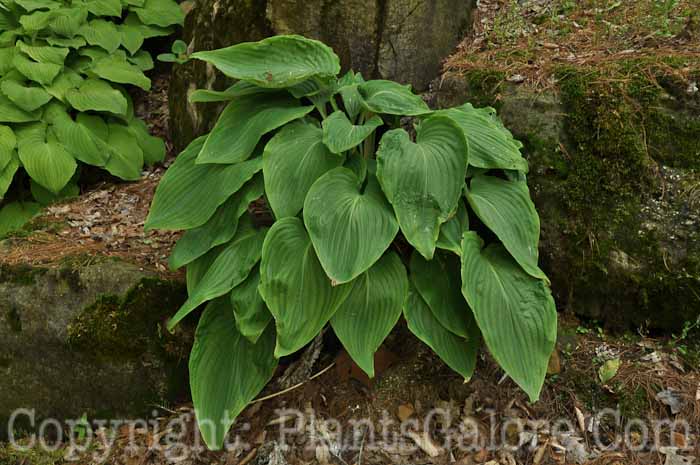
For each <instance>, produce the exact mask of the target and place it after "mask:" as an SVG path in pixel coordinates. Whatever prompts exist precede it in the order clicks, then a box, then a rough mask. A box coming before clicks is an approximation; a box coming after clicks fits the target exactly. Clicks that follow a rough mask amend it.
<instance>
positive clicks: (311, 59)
mask: <svg viewBox="0 0 700 465" xmlns="http://www.w3.org/2000/svg"><path fill="white" fill-rule="evenodd" d="M192 57H193V58H197V59H199V60H203V61H206V62H209V63H211V64H213V65H214V66H215V67H216V68H218V69H219V71H221V72H222V73H224V74H225V75H227V76H229V77H232V78H235V79H241V80H243V81H250V82H252V83H254V84H256V85H258V86H260V87H271V88H277V89H279V88H284V87H291V86H293V85H295V84H299V83H301V82H304V81H306V80H307V79H311V78H321V79H322V78H328V77H331V76H335V75H336V74H338V73H339V72H340V60H339V58H338V56H337V55H336V54H335V53H334V52H333V50H332V49H331V48H330V47H328V46H326V45H325V44H323V43H322V42H318V41H316V40H311V39H306V38H304V37H301V36H276V37H269V38H267V39H263V40H261V41H259V42H246V43H242V44H238V45H234V46H232V47H228V48H222V49H219V50H214V51H210V52H197V53H193V54H192Z"/></svg>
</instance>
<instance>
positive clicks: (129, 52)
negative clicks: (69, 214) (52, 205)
mask: <svg viewBox="0 0 700 465" xmlns="http://www.w3.org/2000/svg"><path fill="white" fill-rule="evenodd" d="M182 21H183V14H182V11H181V9H180V6H179V5H178V4H177V3H176V2H175V1H174V0H0V200H2V198H3V197H5V195H6V194H7V191H8V188H9V187H10V184H11V183H12V180H13V178H15V175H16V174H17V172H18V171H20V170H21V171H24V172H26V173H27V174H28V176H29V178H30V179H31V192H32V194H33V195H34V197H35V198H36V199H37V200H39V201H42V202H44V203H45V202H49V201H51V200H52V199H55V198H60V197H61V196H65V195H67V194H70V193H75V191H77V185H76V182H77V179H76V178H77V175H76V170H77V169H78V165H79V163H85V164H88V165H93V166H97V167H101V168H104V169H105V170H107V171H108V172H110V173H111V174H113V175H114V176H117V177H119V178H122V179H126V180H135V179H138V178H139V176H140V174H141V170H142V167H143V165H144V163H152V162H156V161H159V160H161V159H162V158H163V156H164V154H165V146H164V144H163V142H162V141H161V140H160V139H158V138H155V137H152V136H151V135H150V134H149V133H148V130H147V128H146V125H145V123H144V122H143V121H141V120H139V119H137V118H135V117H134V111H133V106H132V103H131V99H130V98H129V95H128V94H127V92H126V90H125V86H136V87H140V88H142V89H144V90H148V89H149V88H150V86H151V82H150V80H149V79H148V78H147V77H146V76H145V75H144V71H147V70H149V69H151V68H152V67H153V60H152V59H151V56H150V54H149V53H148V52H147V51H145V50H142V49H141V47H142V45H143V43H144V40H146V39H148V38H150V37H155V36H164V35H168V34H170V33H171V32H172V26H174V25H177V24H181V23H182ZM8 195H9V194H8Z"/></svg>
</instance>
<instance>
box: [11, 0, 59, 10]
mask: <svg viewBox="0 0 700 465" xmlns="http://www.w3.org/2000/svg"><path fill="white" fill-rule="evenodd" d="M14 3H16V4H17V5H19V6H21V7H22V8H24V9H25V10H27V11H28V12H32V11H35V10H54V9H56V8H58V7H59V6H60V5H61V4H60V3H59V2H56V1H55V0H14Z"/></svg>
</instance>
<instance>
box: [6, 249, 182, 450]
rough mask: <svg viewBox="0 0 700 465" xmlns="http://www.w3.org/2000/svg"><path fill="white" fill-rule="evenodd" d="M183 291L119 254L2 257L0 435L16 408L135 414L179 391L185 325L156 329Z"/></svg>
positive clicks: (46, 413) (56, 413)
mask: <svg viewBox="0 0 700 465" xmlns="http://www.w3.org/2000/svg"><path fill="white" fill-rule="evenodd" d="M184 298H185V290H184V284H183V283H180V282H178V281H172V280H163V279H161V278H159V277H157V276H154V275H152V274H150V273H146V272H144V271H141V270H140V269H139V267H137V266H135V265H131V264H128V263H125V262H121V261H114V260H107V259H97V260H92V262H91V263H88V264H80V263H74V264H66V265H64V266H62V267H61V268H59V269H44V268H40V267H21V266H20V267H15V266H13V267H10V266H5V265H2V266H1V267H0V341H2V349H1V350H0V437H2V436H4V434H5V433H6V431H5V430H6V428H7V420H8V417H9V416H10V415H11V414H12V412H13V411H15V410H16V409H19V408H27V409H34V410H35V412H36V416H37V419H41V418H47V417H54V418H58V419H59V420H63V419H66V418H69V419H70V418H73V419H76V418H80V416H81V415H82V414H83V413H86V414H87V415H88V417H89V418H91V419H94V418H98V419H99V418H102V419H109V418H123V416H144V415H148V414H149V413H150V411H151V410H152V408H153V407H152V404H154V403H160V402H167V401H168V400H172V399H174V398H175V397H177V396H179V395H180V394H181V393H182V392H183V391H184V392H186V389H187V386H186V383H184V381H183V380H186V377H185V376H184V373H185V371H184V369H185V365H184V363H185V361H186V355H187V353H188V346H189V341H190V340H191V331H190V330H187V329H183V330H181V331H179V332H177V333H176V334H175V335H170V334H169V333H168V332H167V331H166V330H165V329H164V328H163V323H164V322H165V320H166V319H167V317H168V316H169V315H171V314H172V312H173V311H174V310H175V309H176V308H177V306H178V305H180V304H181V302H182V301H183V300H184ZM146 418H147V417H146ZM17 426H19V427H27V426H29V425H22V424H21V423H20V424H19V425H17Z"/></svg>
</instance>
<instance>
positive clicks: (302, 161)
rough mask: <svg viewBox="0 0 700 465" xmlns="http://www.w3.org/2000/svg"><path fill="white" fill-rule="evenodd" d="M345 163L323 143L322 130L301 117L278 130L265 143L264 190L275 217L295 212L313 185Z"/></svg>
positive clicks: (302, 204) (282, 216) (291, 214)
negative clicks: (328, 172) (325, 174)
mask: <svg viewBox="0 0 700 465" xmlns="http://www.w3.org/2000/svg"><path fill="white" fill-rule="evenodd" d="M342 164H343V158H342V157H339V156H337V155H334V154H332V153H331V152H330V151H329V150H328V148H327V147H326V146H325V145H324V144H323V131H322V130H321V128H319V127H318V126H317V125H316V124H313V123H312V122H310V121H306V120H302V121H296V122H293V123H291V124H289V125H287V126H285V127H284V128H282V130H281V131H280V132H278V133H277V134H276V135H275V136H274V137H273V138H272V139H271V140H270V142H268V143H267V145H266V146H265V151H264V152H263V174H264V176H265V193H266V195H267V201H268V203H269V204H270V208H272V211H273V212H274V214H275V217H276V218H278V219H280V218H285V217H288V216H296V215H297V213H299V212H300V211H301V209H302V207H303V206H304V199H306V194H307V193H308V192H309V189H310V188H311V185H312V184H313V183H314V182H315V181H316V180H317V179H318V178H319V177H320V176H321V175H323V174H324V173H326V172H327V171H329V170H331V169H333V168H337V167H338V166H340V165H342Z"/></svg>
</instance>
